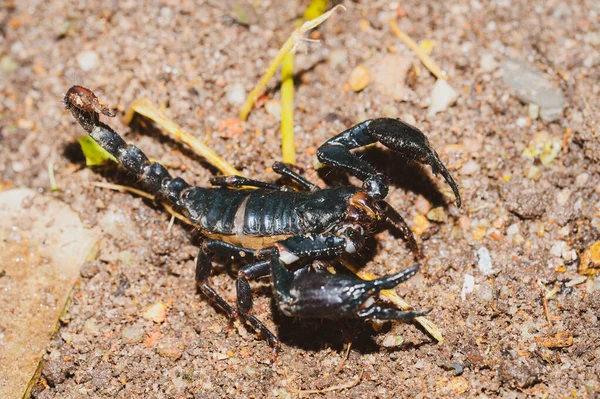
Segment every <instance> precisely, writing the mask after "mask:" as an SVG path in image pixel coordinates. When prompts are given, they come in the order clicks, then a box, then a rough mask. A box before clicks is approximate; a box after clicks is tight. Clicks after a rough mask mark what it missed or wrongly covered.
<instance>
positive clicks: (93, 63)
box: [77, 50, 100, 72]
mask: <svg viewBox="0 0 600 399" xmlns="http://www.w3.org/2000/svg"><path fill="white" fill-rule="evenodd" d="M99 62H100V58H99V57H98V54H97V53H96V52H95V51H91V50H89V51H82V52H81V53H79V54H77V65H79V68H81V69H82V70H84V71H86V72H87V71H91V70H92V69H94V68H96V67H97V66H98V63H99Z"/></svg>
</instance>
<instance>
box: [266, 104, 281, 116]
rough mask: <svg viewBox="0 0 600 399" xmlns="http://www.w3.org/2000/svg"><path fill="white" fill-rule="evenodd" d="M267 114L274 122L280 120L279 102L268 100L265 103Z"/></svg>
mask: <svg viewBox="0 0 600 399" xmlns="http://www.w3.org/2000/svg"><path fill="white" fill-rule="evenodd" d="M265 110H266V111H267V114H269V115H271V116H272V117H273V118H275V119H276V120H278V121H279V120H281V101H279V100H269V101H267V102H266V103H265Z"/></svg>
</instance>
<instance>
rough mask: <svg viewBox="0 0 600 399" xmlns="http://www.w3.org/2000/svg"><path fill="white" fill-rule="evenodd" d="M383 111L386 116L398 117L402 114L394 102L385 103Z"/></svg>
mask: <svg viewBox="0 0 600 399" xmlns="http://www.w3.org/2000/svg"><path fill="white" fill-rule="evenodd" d="M381 113H382V114H383V116H385V117H386V118H397V117H398V116H399V115H400V111H398V108H397V107H395V106H394V105H392V104H388V105H385V106H384V107H383V109H382V110H381Z"/></svg>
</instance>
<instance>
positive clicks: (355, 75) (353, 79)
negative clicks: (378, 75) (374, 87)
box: [348, 65, 371, 92]
mask: <svg viewBox="0 0 600 399" xmlns="http://www.w3.org/2000/svg"><path fill="white" fill-rule="evenodd" d="M370 83H371V72H370V71H369V69H367V67H366V66H364V65H359V66H357V67H356V68H354V69H353V70H352V72H351V73H350V80H348V84H349V85H350V88H351V89H352V90H353V91H356V92H359V91H361V90H363V89H364V88H366V87H367V86H368V85H369V84H370Z"/></svg>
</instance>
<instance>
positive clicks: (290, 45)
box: [240, 4, 346, 121]
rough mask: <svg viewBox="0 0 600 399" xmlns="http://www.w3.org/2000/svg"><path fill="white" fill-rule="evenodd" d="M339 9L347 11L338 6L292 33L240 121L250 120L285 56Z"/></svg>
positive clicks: (245, 106)
mask: <svg viewBox="0 0 600 399" xmlns="http://www.w3.org/2000/svg"><path fill="white" fill-rule="evenodd" d="M338 8H342V9H344V10H345V9H346V8H345V7H344V6H342V5H340V4H338V5H337V6H335V7H333V8H332V9H331V10H329V11H327V12H326V13H325V14H323V15H321V16H319V17H317V18H315V19H311V20H310V21H307V22H305V23H303V24H302V26H301V27H300V28H298V29H296V30H295V31H293V32H292V34H291V35H290V37H288V39H287V40H286V41H285V43H283V46H281V48H280V49H279V52H278V53H277V55H276V56H275V58H274V59H273V61H271V63H270V64H269V67H268V68H267V71H266V72H265V74H264V75H263V77H262V78H260V80H259V81H258V84H257V85H256V87H254V89H252V91H251V92H250V94H249V95H248V98H247V99H246V103H245V104H244V106H243V107H242V109H241V111H240V120H241V121H245V120H246V119H247V118H248V114H249V113H250V110H252V107H253V106H254V102H255V101H256V98H257V97H258V96H259V95H260V93H262V92H263V91H264V89H265V87H266V86H267V83H268V82H269V80H270V79H271V78H272V77H273V75H274V74H275V72H276V71H277V68H278V67H279V65H280V64H281V63H282V62H283V59H284V58H285V56H286V55H287V54H288V53H290V52H293V51H294V50H295V49H296V47H297V46H298V44H299V43H300V42H301V41H302V39H303V36H304V34H305V33H306V32H308V31H310V30H311V29H314V28H316V27H317V26H319V25H321V24H322V23H323V22H325V21H326V20H327V19H328V18H329V17H330V16H331V14H332V13H334V12H335V11H336V10H337V9H338Z"/></svg>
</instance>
